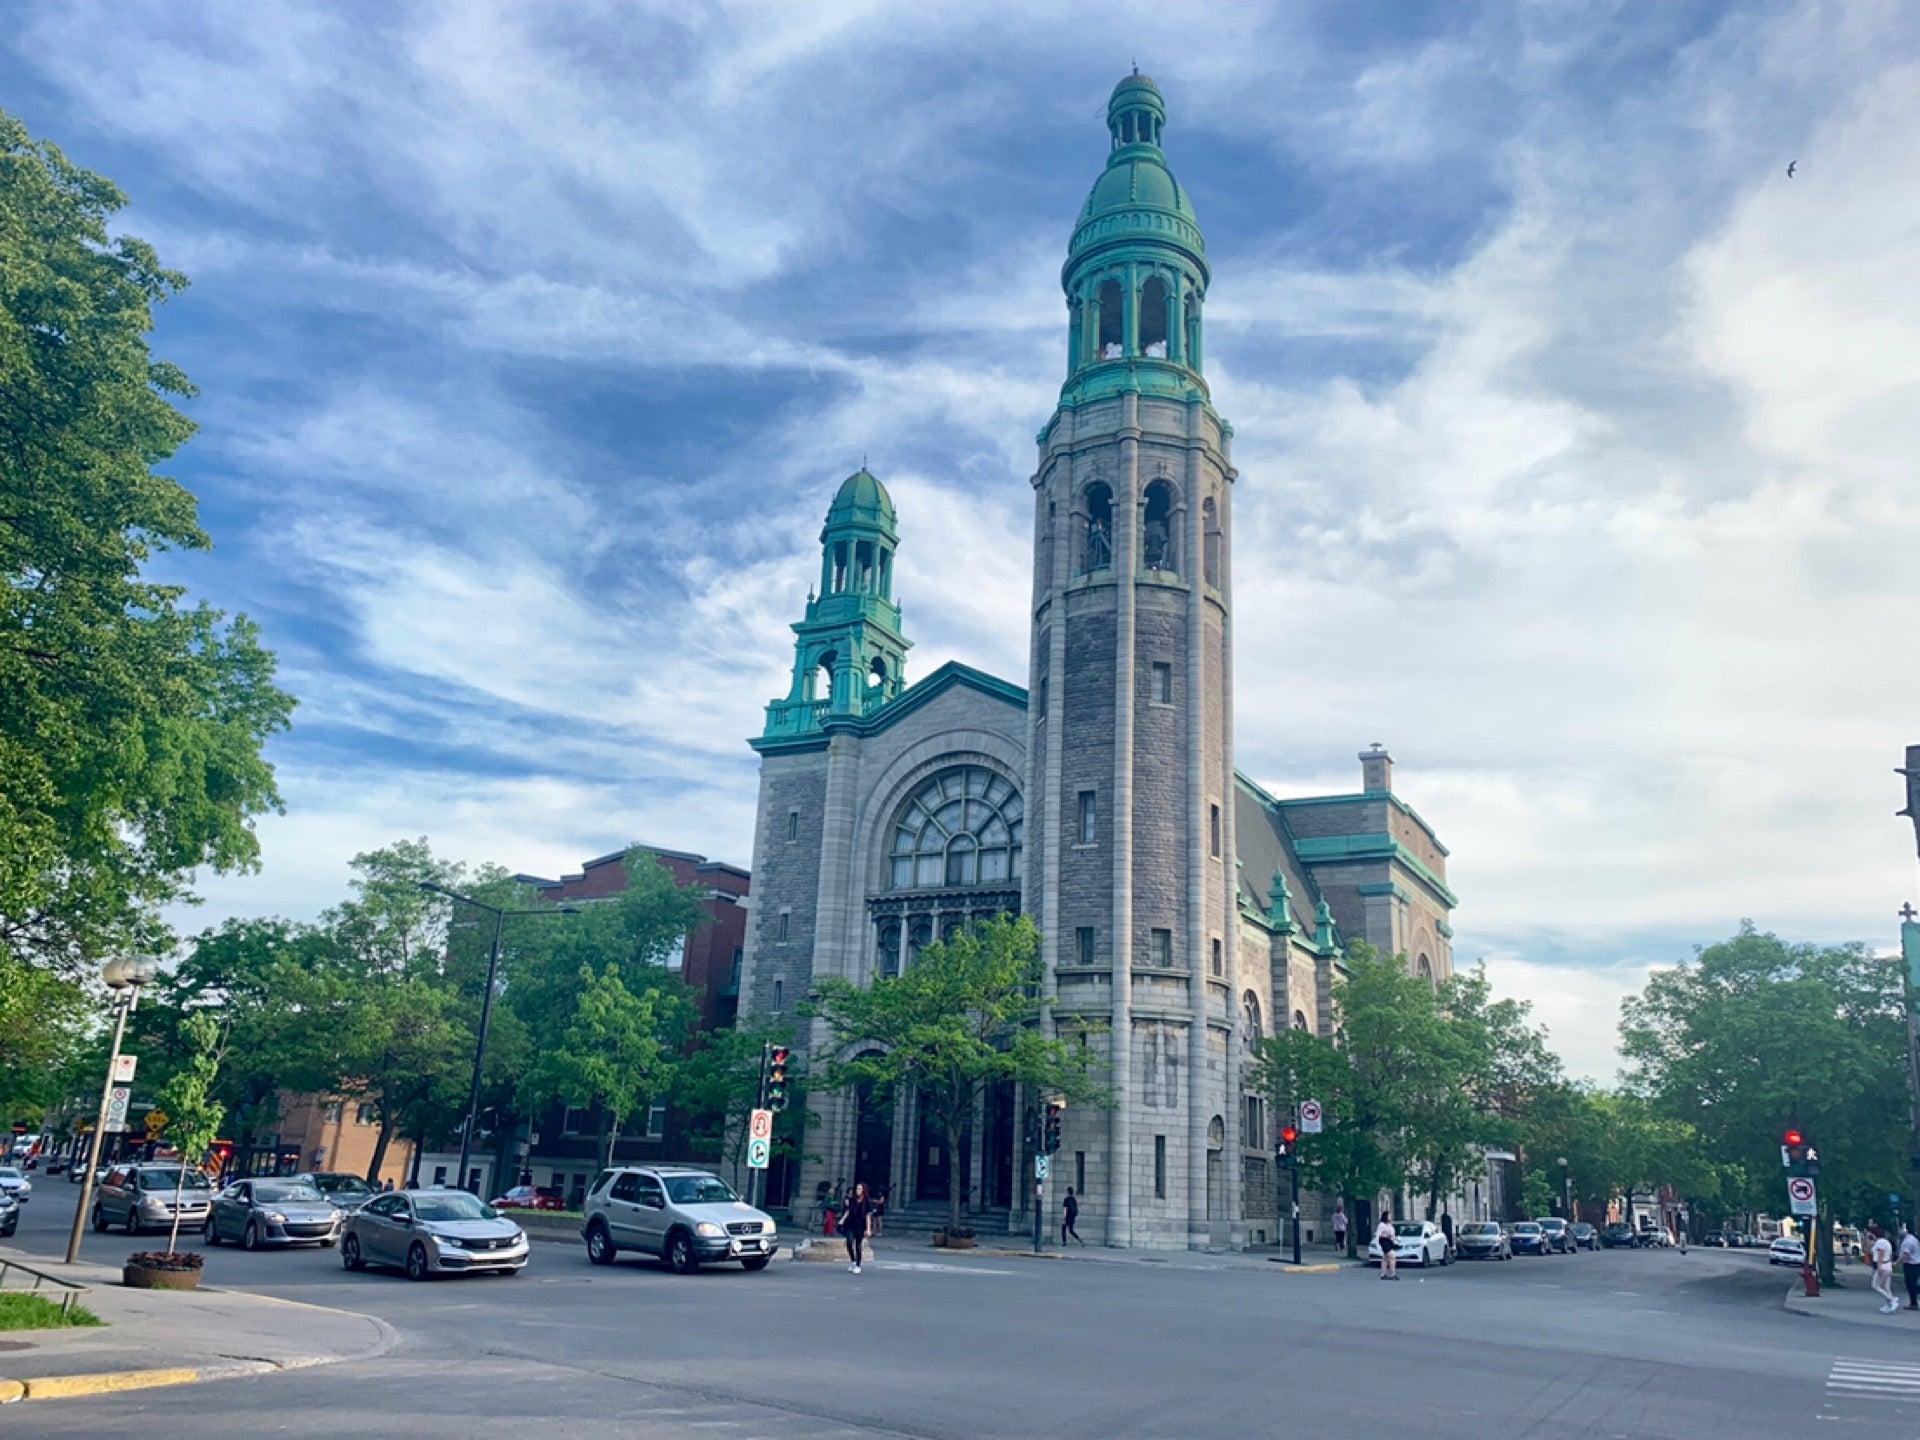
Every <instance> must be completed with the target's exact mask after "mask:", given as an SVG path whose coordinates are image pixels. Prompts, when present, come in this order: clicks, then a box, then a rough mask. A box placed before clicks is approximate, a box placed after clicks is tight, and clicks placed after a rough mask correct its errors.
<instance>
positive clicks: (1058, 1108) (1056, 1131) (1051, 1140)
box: [1043, 1100, 1067, 1155]
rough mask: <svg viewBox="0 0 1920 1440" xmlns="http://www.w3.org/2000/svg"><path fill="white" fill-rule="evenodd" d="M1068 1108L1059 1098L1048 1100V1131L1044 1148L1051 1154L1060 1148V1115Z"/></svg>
mask: <svg viewBox="0 0 1920 1440" xmlns="http://www.w3.org/2000/svg"><path fill="white" fill-rule="evenodd" d="M1066 1108H1067V1107H1066V1106H1065V1105H1062V1104H1061V1103H1060V1102H1059V1101H1057V1100H1050V1101H1048V1102H1047V1133H1046V1144H1045V1146H1044V1147H1043V1148H1044V1149H1045V1151H1046V1153H1047V1154H1049V1155H1051V1154H1053V1153H1054V1152H1055V1151H1056V1150H1058V1149H1059V1148H1060V1116H1061V1114H1062V1112H1064V1111H1065V1110H1066Z"/></svg>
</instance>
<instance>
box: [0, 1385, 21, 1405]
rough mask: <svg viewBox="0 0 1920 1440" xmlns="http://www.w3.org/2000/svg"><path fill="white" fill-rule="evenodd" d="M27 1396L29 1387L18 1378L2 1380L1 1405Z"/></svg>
mask: <svg viewBox="0 0 1920 1440" xmlns="http://www.w3.org/2000/svg"><path fill="white" fill-rule="evenodd" d="M26 1398H27V1387H26V1386H25V1385H23V1384H21V1383H20V1382H19V1381H18V1380H0V1405H11V1404H13V1402H14V1401H16V1400H24V1399H26Z"/></svg>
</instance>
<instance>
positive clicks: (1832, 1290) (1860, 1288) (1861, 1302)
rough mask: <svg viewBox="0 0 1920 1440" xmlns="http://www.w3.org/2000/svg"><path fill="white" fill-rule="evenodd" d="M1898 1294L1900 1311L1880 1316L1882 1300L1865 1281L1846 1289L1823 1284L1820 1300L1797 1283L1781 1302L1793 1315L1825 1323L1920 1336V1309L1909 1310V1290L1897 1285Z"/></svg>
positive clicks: (1795, 1282) (1789, 1289) (1895, 1290)
mask: <svg viewBox="0 0 1920 1440" xmlns="http://www.w3.org/2000/svg"><path fill="white" fill-rule="evenodd" d="M1862 1274H1863V1275H1864V1271H1863V1272H1862ZM1894 1293H1895V1294H1896V1295H1898V1296H1899V1297H1900V1308H1899V1309H1898V1310H1896V1311H1894V1312H1893V1314H1891V1315H1882V1314H1881V1313H1880V1297H1879V1296H1878V1295H1876V1294H1874V1293H1873V1291H1872V1290H1870V1289H1868V1288H1867V1283H1866V1281H1865V1279H1862V1280H1861V1281H1860V1283H1859V1284H1857V1285H1848V1286H1847V1287H1846V1288H1845V1289H1840V1288H1838V1287H1836V1286H1832V1285H1823V1286H1822V1287H1821V1288H1820V1296H1819V1298H1818V1299H1809V1298H1808V1297H1807V1296H1806V1294H1805V1293H1804V1292H1803V1291H1802V1289H1801V1286H1800V1282H1799V1281H1798V1280H1795V1281H1794V1282H1793V1284H1792V1285H1791V1286H1789V1287H1788V1289H1787V1293H1786V1297H1785V1298H1784V1299H1783V1300H1782V1301H1781V1302H1780V1303H1781V1308H1782V1309H1784V1310H1785V1311H1786V1312H1787V1313H1788V1314H1789V1315H1813V1316H1817V1317H1818V1318H1820V1319H1822V1320H1838V1321H1840V1322H1841V1323H1842V1324H1845V1325H1866V1326H1870V1327H1871V1328H1873V1329H1875V1330H1905V1331H1911V1332H1915V1333H1920V1310H1909V1309H1907V1296H1906V1291H1905V1290H1903V1289H1901V1288H1900V1286H1899V1285H1897V1284H1896V1285H1895V1286H1894Z"/></svg>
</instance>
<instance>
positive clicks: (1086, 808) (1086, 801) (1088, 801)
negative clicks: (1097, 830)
mask: <svg viewBox="0 0 1920 1440" xmlns="http://www.w3.org/2000/svg"><path fill="white" fill-rule="evenodd" d="M1079 834H1080V843H1081V844H1082V845H1091V844H1092V843H1093V841H1094V820H1093V791H1091V790H1082V791H1081V792H1080V830H1079Z"/></svg>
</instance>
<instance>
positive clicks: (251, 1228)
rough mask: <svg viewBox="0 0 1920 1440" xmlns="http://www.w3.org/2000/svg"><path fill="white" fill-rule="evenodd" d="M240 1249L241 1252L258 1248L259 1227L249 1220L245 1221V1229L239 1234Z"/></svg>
mask: <svg viewBox="0 0 1920 1440" xmlns="http://www.w3.org/2000/svg"><path fill="white" fill-rule="evenodd" d="M240 1248H241V1249H242V1250H258V1249H259V1248H260V1227H259V1226H258V1225H256V1224H254V1223H253V1221H251V1220H249V1221H247V1228H246V1229H245V1230H242V1231H241V1232H240Z"/></svg>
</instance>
